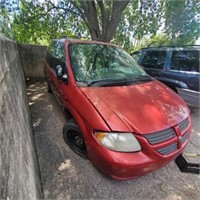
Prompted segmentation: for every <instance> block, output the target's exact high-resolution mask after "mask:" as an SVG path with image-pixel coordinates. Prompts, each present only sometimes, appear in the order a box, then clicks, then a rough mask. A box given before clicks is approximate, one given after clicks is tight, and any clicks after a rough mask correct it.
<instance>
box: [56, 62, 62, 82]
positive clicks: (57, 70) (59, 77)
mask: <svg viewBox="0 0 200 200" xmlns="http://www.w3.org/2000/svg"><path fill="white" fill-rule="evenodd" d="M56 76H57V78H58V79H61V78H62V76H63V69H62V67H61V65H58V66H56Z"/></svg>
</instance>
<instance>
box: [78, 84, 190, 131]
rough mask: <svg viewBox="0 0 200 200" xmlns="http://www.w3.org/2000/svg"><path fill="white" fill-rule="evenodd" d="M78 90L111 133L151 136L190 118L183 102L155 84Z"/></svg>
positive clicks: (168, 90)
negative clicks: (148, 134)
mask: <svg viewBox="0 0 200 200" xmlns="http://www.w3.org/2000/svg"><path fill="white" fill-rule="evenodd" d="M81 90H82V92H83V93H84V94H85V96H86V97H87V98H88V100H89V101H90V102H91V103H92V105H93V106H94V107H95V108H96V110H97V111H98V112H99V114H100V115H101V116H102V118H103V119H104V120H105V122H106V123H107V125H108V126H109V127H110V129H111V130H112V131H124V132H126V131H129V132H136V133H141V134H142V133H151V132H155V131H160V130H163V129H166V128H169V127H172V126H175V125H176V124H177V123H179V122H181V121H182V120H183V119H185V118H186V117H188V115H189V109H188V107H187V106H186V104H185V102H184V101H183V100H182V99H181V98H180V97H179V96H178V95H176V94H175V93H174V92H173V91H171V90H170V89H169V88H167V87H166V86H164V85H163V84H162V83H160V82H158V81H156V80H154V81H150V82H146V83H140V84H134V85H128V86H114V87H85V88H81Z"/></svg>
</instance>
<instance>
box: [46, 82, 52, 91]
mask: <svg viewBox="0 0 200 200" xmlns="http://www.w3.org/2000/svg"><path fill="white" fill-rule="evenodd" d="M47 91H48V92H49V93H52V89H51V86H50V85H49V83H48V82H47Z"/></svg>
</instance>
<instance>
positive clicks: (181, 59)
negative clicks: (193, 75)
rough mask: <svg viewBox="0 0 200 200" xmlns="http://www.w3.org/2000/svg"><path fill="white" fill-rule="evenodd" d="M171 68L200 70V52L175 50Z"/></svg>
mask: <svg viewBox="0 0 200 200" xmlns="http://www.w3.org/2000/svg"><path fill="white" fill-rule="evenodd" d="M171 69H172V70H180V71H192V72H199V52H198V51H197V50H196V51H195V50H183V51H173V53H172V61H171Z"/></svg>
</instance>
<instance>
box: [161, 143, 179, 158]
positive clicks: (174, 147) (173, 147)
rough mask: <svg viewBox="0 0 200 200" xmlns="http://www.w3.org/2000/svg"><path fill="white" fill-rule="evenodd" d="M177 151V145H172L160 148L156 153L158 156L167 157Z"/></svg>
mask: <svg viewBox="0 0 200 200" xmlns="http://www.w3.org/2000/svg"><path fill="white" fill-rule="evenodd" d="M176 150H177V143H173V144H170V145H168V146H166V147H163V148H160V149H157V151H158V152H159V153H160V154H163V155H167V154H169V153H171V152H173V151H176Z"/></svg>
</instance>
